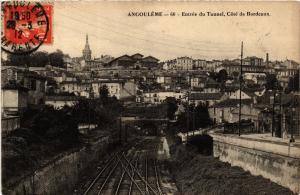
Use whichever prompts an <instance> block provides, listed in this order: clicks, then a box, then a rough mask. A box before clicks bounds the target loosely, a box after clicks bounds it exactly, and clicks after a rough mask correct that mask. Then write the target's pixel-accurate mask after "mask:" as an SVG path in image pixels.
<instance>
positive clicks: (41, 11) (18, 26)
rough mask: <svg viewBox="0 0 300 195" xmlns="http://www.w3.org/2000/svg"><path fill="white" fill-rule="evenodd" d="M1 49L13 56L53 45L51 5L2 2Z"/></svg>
mask: <svg viewBox="0 0 300 195" xmlns="http://www.w3.org/2000/svg"><path fill="white" fill-rule="evenodd" d="M1 12H2V14H1V15H2V16H1V17H2V21H3V22H2V32H1V47H2V49H3V50H4V51H6V52H8V53H11V54H28V53H31V52H33V51H35V50H37V49H38V48H39V47H40V46H41V45H42V44H51V43H52V40H53V39H52V19H53V18H52V14H53V6H52V5H51V4H41V3H39V2H26V1H13V2H2V3H1Z"/></svg>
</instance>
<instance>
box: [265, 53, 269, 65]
mask: <svg viewBox="0 0 300 195" xmlns="http://www.w3.org/2000/svg"><path fill="white" fill-rule="evenodd" d="M266 62H267V66H269V53H267V54H266Z"/></svg>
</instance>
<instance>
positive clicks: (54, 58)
mask: <svg viewBox="0 0 300 195" xmlns="http://www.w3.org/2000/svg"><path fill="white" fill-rule="evenodd" d="M49 62H50V65H51V66H56V67H63V66H64V54H63V52H62V51H60V50H56V51H55V52H52V53H50V54H49Z"/></svg>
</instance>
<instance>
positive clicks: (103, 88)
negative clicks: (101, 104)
mask: <svg viewBox="0 0 300 195" xmlns="http://www.w3.org/2000/svg"><path fill="white" fill-rule="evenodd" d="M108 95H109V91H108V87H107V86H106V85H103V86H101V87H100V98H101V99H106V98H108Z"/></svg>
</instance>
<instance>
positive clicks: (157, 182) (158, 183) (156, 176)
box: [154, 160, 163, 195]
mask: <svg viewBox="0 0 300 195" xmlns="http://www.w3.org/2000/svg"><path fill="white" fill-rule="evenodd" d="M154 171H155V178H156V186H157V189H158V192H159V194H160V195H162V194H163V192H162V190H161V187H160V181H159V174H158V166H157V160H154Z"/></svg>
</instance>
